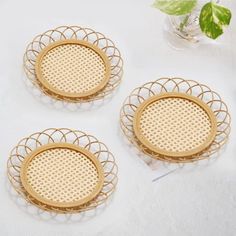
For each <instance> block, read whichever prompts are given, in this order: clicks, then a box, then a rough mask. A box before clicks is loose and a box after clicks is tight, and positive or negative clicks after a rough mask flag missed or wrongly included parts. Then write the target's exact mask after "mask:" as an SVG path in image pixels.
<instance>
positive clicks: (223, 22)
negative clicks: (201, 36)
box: [199, 2, 231, 39]
mask: <svg viewBox="0 0 236 236" xmlns="http://www.w3.org/2000/svg"><path fill="white" fill-rule="evenodd" d="M230 20H231V12H230V10H229V9H227V8H225V7H222V6H219V5H217V4H214V3H213V2H210V3H207V4H205V5H204V6H203V8H202V10H201V14H200V18H199V23H200V27H201V30H202V32H204V33H205V34H206V36H207V37H209V38H212V39H216V38H217V37H219V36H220V35H221V34H223V27H224V26H227V25H229V24H230Z"/></svg>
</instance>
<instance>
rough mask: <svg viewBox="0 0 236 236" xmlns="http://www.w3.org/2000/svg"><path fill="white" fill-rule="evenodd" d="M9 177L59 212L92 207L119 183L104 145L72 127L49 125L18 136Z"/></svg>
mask: <svg viewBox="0 0 236 236" xmlns="http://www.w3.org/2000/svg"><path fill="white" fill-rule="evenodd" d="M7 167H8V177H9V180H10V181H11V183H12V186H13V187H14V189H15V190H16V191H17V192H18V193H19V194H20V195H21V196H22V197H23V198H25V199H26V200H27V201H28V202H29V203H31V204H34V205H36V206H37V207H39V208H41V209H43V210H46V211H54V212H58V213H76V212H85V211H88V210H92V209H94V208H96V207H97V206H99V205H101V204H104V203H105V202H106V200H107V199H108V198H109V196H110V195H111V194H112V193H113V192H114V190H115V187H116V184H117V165H116V164H115V160H114V157H113V155H112V154H111V152H110V151H109V150H108V149H107V147H106V145H105V144H103V143H101V142H99V141H98V140H97V139H96V138H95V137H94V136H91V135H87V134H85V133H84V132H81V131H74V130H70V129H47V130H44V131H43V132H39V133H35V134H32V135H31V136H29V137H27V138H24V139H22V140H21V141H20V142H19V143H18V145H17V146H16V147H15V148H14V149H13V150H12V152H11V155H10V157H9V160H8V164H7Z"/></svg>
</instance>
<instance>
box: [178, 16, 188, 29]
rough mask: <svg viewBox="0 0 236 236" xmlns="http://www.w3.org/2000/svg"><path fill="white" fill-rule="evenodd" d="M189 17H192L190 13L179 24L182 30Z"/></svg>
mask: <svg viewBox="0 0 236 236" xmlns="http://www.w3.org/2000/svg"><path fill="white" fill-rule="evenodd" d="M189 17H190V15H187V16H185V17H184V19H183V21H182V22H181V23H180V25H179V29H180V31H183V29H184V26H186V24H187V22H188V19H189Z"/></svg>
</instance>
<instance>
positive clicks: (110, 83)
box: [24, 26, 123, 103]
mask: <svg viewBox="0 0 236 236" xmlns="http://www.w3.org/2000/svg"><path fill="white" fill-rule="evenodd" d="M63 41H64V42H65V41H67V42H72V41H73V42H76V41H77V42H80V43H82V44H84V45H87V46H89V48H92V49H93V50H95V51H97V52H99V55H100V56H101V57H102V59H103V60H104V62H105V65H106V69H107V71H106V76H105V78H104V81H103V82H102V83H101V84H100V86H98V87H97V88H96V89H94V90H92V91H90V93H87V94H86V93H84V94H74V95H72V94H69V96H68V94H65V93H58V90H57V91H55V90H53V89H52V88H51V87H50V86H47V85H48V84H46V83H42V79H41V80H40V78H41V77H40V76H39V77H38V76H37V73H39V71H38V72H37V65H36V64H37V61H38V58H39V56H40V54H43V51H44V52H45V51H47V47H50V45H52V44H54V43H55V44H57V43H59V42H63ZM24 69H25V72H26V75H27V77H28V79H29V80H30V82H32V84H33V85H34V86H36V87H37V88H38V89H40V91H42V92H43V93H44V94H46V95H48V96H50V97H52V98H54V99H56V100H61V101H67V102H72V103H83V102H90V101H95V100H99V99H103V98H104V97H105V96H107V95H109V94H110V93H111V92H112V91H113V90H114V89H115V88H116V87H117V86H118V85H119V84H120V82H121V78H122V75H123V60H122V58H121V55H120V51H119V50H118V49H117V48H116V47H115V45H114V43H113V42H112V41H111V40H110V39H107V38H106V37H105V36H104V35H103V34H101V33H99V32H96V31H94V30H92V29H89V28H82V27H79V26H61V27H58V28H56V29H53V30H48V31H46V32H44V33H43V34H40V35H38V36H36V37H35V38H34V39H33V41H32V42H31V43H30V44H29V45H28V46H27V49H26V52H25V55H24ZM44 82H45V81H44ZM45 84H46V86H45ZM78 95H79V96H78Z"/></svg>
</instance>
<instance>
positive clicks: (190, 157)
mask: <svg viewBox="0 0 236 236" xmlns="http://www.w3.org/2000/svg"><path fill="white" fill-rule="evenodd" d="M121 127H122V130H123V131H124V133H125V135H126V136H127V137H128V139H129V140H130V141H131V142H132V143H133V144H135V145H136V147H138V148H139V150H141V151H142V152H144V153H146V154H148V155H149V156H151V157H153V158H156V159H159V160H165V161H170V162H190V161H197V160H199V159H203V158H207V157H209V156H210V155H212V154H213V153H215V152H216V151H217V150H219V148H220V147H221V146H222V145H223V144H224V143H225V141H226V140H227V137H228V135H229V132H230V116H229V114H228V110H227V107H226V105H225V104H224V103H223V102H222V101H221V99H220V97H219V95H218V94H216V93H215V92H213V91H211V90H210V89H209V88H208V87H207V86H205V85H201V84H199V83H197V82H195V81H188V80H183V79H179V78H175V79H168V78H163V79H160V80H157V81H155V82H150V83H147V84H145V85H143V86H142V87H139V88H137V89H135V90H134V91H133V92H132V93H131V95H130V96H129V97H128V98H127V99H126V101H125V103H124V105H123V108H122V111H121Z"/></svg>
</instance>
